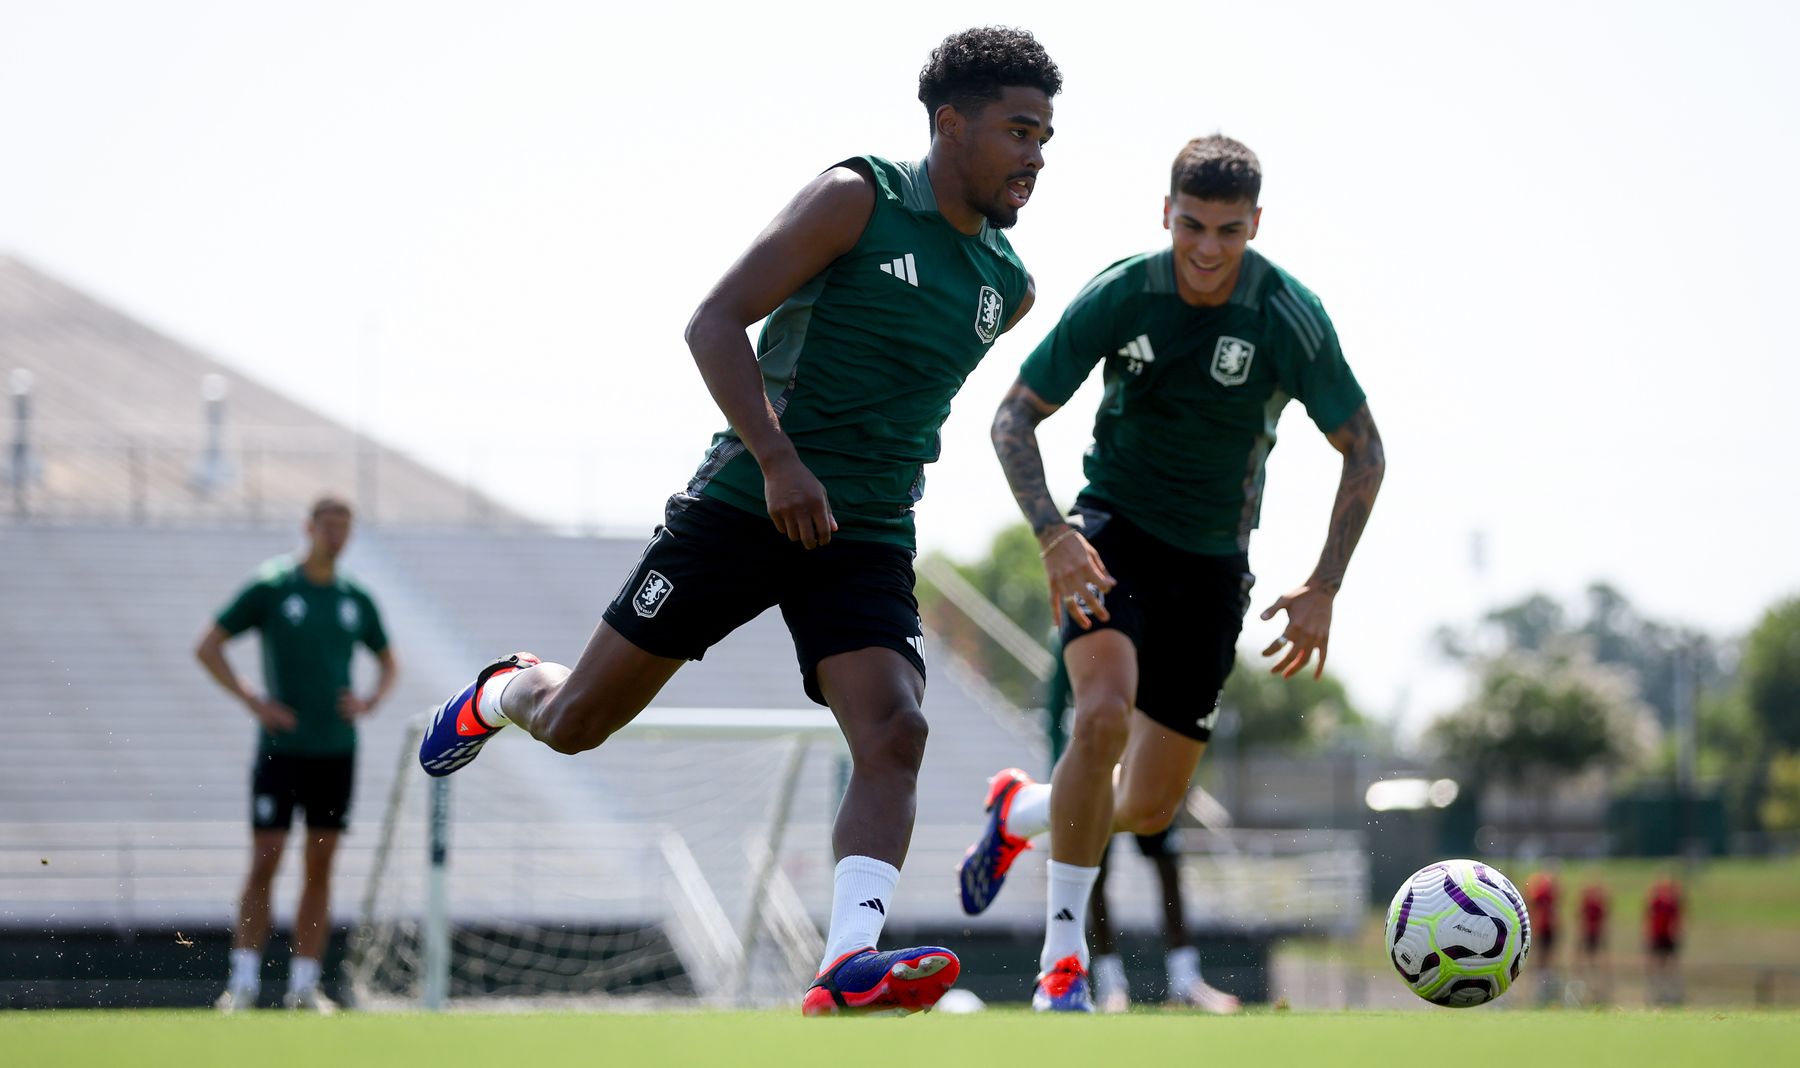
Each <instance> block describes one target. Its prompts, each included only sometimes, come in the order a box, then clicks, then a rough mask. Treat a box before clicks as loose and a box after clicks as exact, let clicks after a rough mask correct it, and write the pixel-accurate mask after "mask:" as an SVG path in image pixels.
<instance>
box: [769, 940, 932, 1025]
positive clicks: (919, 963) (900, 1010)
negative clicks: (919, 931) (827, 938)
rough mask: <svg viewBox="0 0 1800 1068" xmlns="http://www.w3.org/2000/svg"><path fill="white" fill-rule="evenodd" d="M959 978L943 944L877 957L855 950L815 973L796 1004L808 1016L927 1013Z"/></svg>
mask: <svg viewBox="0 0 1800 1068" xmlns="http://www.w3.org/2000/svg"><path fill="white" fill-rule="evenodd" d="M961 974H962V962H961V961H959V960H957V959H956V954H954V953H952V952H950V951H949V950H947V949H944V948H943V947H942V946H914V947H913V948H911V949H890V950H888V951H887V952H886V953H877V952H875V951H874V950H873V949H854V950H851V951H850V952H848V953H846V954H844V955H843V956H841V957H839V958H838V959H837V960H835V961H832V962H831V967H829V968H827V969H825V970H824V971H822V972H820V973H819V977H818V978H817V979H814V980H813V985H812V986H811V987H809V988H808V989H807V991H806V997H805V998H804V999H803V1000H802V1001H801V1002H800V1011H801V1012H802V1013H804V1014H806V1015H807V1016H835V1015H839V1014H852V1013H879V1012H886V1013H892V1014H894V1015H896V1016H905V1015H906V1014H907V1013H912V1012H929V1011H930V1010H931V1007H932V1006H933V1005H936V1004H937V1002H938V999H939V998H941V997H943V996H944V991H946V990H949V989H950V987H951V985H952V984H953V983H955V982H956V977H957V976H958V975H961Z"/></svg>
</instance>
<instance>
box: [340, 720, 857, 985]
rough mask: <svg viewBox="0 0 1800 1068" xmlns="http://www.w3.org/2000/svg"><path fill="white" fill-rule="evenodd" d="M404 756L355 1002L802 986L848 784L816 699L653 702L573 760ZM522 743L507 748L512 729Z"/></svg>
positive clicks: (353, 954) (513, 752)
mask: <svg viewBox="0 0 1800 1068" xmlns="http://www.w3.org/2000/svg"><path fill="white" fill-rule="evenodd" d="M421 729H422V724H420V723H418V722H415V723H413V724H411V725H409V731H410V733H409V736H408V738H407V744H406V745H404V746H403V747H402V750H401V757H400V763H399V766H398V771H397V774H396V776H395V779H394V782H393V786H392V789H391V790H390V792H389V795H388V799H387V805H386V809H385V812H384V814H383V818H382V822H381V828H380V831H379V838H378V840H377V843H376V852H375V857H374V860H373V861H372V864H371V870H370V873H369V878H368V882H367V883H366V884H365V889H364V893H363V895H362V900H361V902H360V911H359V916H358V923H357V926H356V928H355V930H354V932H353V935H352V938H351V948H350V959H349V961H348V963H347V965H346V970H347V973H348V974H347V978H348V981H349V982H348V986H349V990H350V993H351V996H352V997H353V998H354V999H355V1002H356V1003H357V1004H358V1005H359V1006H360V1007H363V1008H370V1009H380V1008H421V1007H423V1008H443V1007H446V1006H448V1005H451V1004H456V1005H467V1004H477V1005H481V1006H484V1007H501V1006H504V1005H506V1004H507V1003H509V1002H518V1003H521V1004H524V1005H527V1006H529V1007H543V1006H545V1005H547V1004H551V1003H553V1002H558V1001H561V1002H570V1003H578V1004H581V1005H584V1006H588V1005H594V1006H601V1007H605V1006H607V1005H616V1006H621V1007H623V1006H637V1005H646V1004H658V1003H666V1002H672V1001H686V1002H691V1003H700V1004H708V1005H744V1006H749V1005H762V1004H772V1003H779V1002H784V1001H788V1000H791V999H792V998H793V997H794V996H795V992H796V991H797V990H800V989H803V988H804V987H805V985H806V983H807V982H809V981H810V980H811V977H812V973H813V970H814V968H815V967H816V966H817V963H818V957H819V953H820V952H821V951H822V948H823V947H822V940H821V937H820V934H819V931H818V928H817V926H816V925H815V924H814V921H813V919H812V918H811V913H810V911H809V909H808V908H807V901H809V900H813V899H814V898H817V897H819V895H820V894H821V893H823V892H825V891H824V890H823V889H822V888H823V887H824V886H826V885H827V882H826V880H828V879H829V874H830V871H829V865H830V849H829V843H828V842H827V841H826V840H825V835H826V834H828V833H829V832H828V827H829V822H830V818H831V815H832V813H834V812H835V810H836V807H837V800H838V796H839V795H840V794H841V791H842V776H843V774H844V772H843V769H842V759H843V758H842V756H841V754H840V748H839V746H840V745H841V743H840V742H839V741H838V737H839V736H838V732H837V728H836V725H835V724H834V723H833V722H832V720H831V717H830V715H829V713H827V712H825V711H824V710H822V709H799V710H781V709H773V710H772V709H650V710H648V711H646V712H645V713H644V714H643V715H642V716H640V717H639V719H638V721H637V722H635V723H634V724H632V726H631V727H629V728H627V729H626V730H625V731H622V732H620V733H619V735H617V736H616V737H614V738H613V739H611V740H609V741H608V742H607V743H606V744H605V745H604V746H602V747H601V748H600V749H599V750H598V751H596V752H593V753H584V754H581V755H580V756H579V757H576V758H569V757H565V756H560V755H558V754H556V753H554V752H552V751H551V750H549V749H548V748H547V747H545V746H541V745H538V744H536V743H535V742H533V741H531V739H529V738H527V737H524V736H523V735H522V733H521V732H519V731H508V732H505V733H503V734H502V735H500V736H499V737H497V738H496V739H495V740H494V741H493V742H491V743H489V745H488V747H487V748H486V749H485V750H484V751H483V753H482V756H481V758H480V759H479V760H478V761H476V762H475V764H473V765H471V766H470V767H469V768H466V769H464V770H462V771H459V772H458V773H457V774H456V775H454V776H451V777H449V778H447V779H435V780H434V779H430V778H428V777H427V776H426V775H425V774H424V773H423V771H421V770H420V769H419V767H418V763H417V761H416V760H415V759H413V757H412V754H413V752H414V751H415V750H416V748H417V743H418V736H419V731H420V730H421ZM509 736H510V737H509Z"/></svg>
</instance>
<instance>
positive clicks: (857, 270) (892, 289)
mask: <svg viewBox="0 0 1800 1068" xmlns="http://www.w3.org/2000/svg"><path fill="white" fill-rule="evenodd" d="M861 159H862V160H863V161H864V162H865V163H866V164H867V165H868V166H869V167H870V168H871V169H873V171H874V173H875V210H874V212H873V213H872V214H871V215H870V216H869V223H868V226H867V227H866V228H865V229H864V230H863V233H862V237H861V238H859V239H858V240H857V242H856V246H855V247H854V248H852V249H851V250H850V251H849V252H847V253H845V254H844V255H842V256H840V257H838V258H837V259H836V260H833V261H832V263H831V265H830V266H829V267H827V268H825V270H823V271H821V272H820V273H819V274H818V275H816V276H815V277H813V278H812V279H810V280H809V281H807V283H806V284H805V285H803V286H801V287H800V289H799V290H798V291H797V292H795V293H794V295H793V296H791V297H789V298H788V299H787V300H786V301H784V302H783V303H782V305H781V307H779V308H777V309H775V312H774V314H773V315H771V316H769V319H768V322H767V323H765V324H764V326H763V330H762V334H761V336H760V337H759V338H758V339H757V343H756V359H757V363H758V364H759V365H760V367H761V368H762V376H763V385H764V388H765V389H766V390H767V392H768V397H769V403H770V404H771V405H772V406H773V408H774V410H775V413H776V415H777V416H779V417H780V419H781V427H782V430H783V431H785V432H786V433H787V436H788V437H789V438H791V439H792V440H793V442H794V447H795V449H796V450H797V451H798V453H799V455H800V459H801V461H802V462H803V463H805V464H806V467H807V470H809V471H811V472H812V473H813V475H814V476H815V477H817V478H818V479H819V481H820V482H822V483H824V485H825V492H826V494H827V496H828V498H829V499H830V501H831V511H832V514H833V515H834V516H835V517H836V518H837V521H838V533H837V536H838V537H840V538H851V539H859V540H864V541H881V542H889V543H892V544H895V545H903V546H906V547H907V548H911V547H912V545H913V505H914V504H915V503H916V502H917V501H918V500H919V497H920V496H921V494H923V492H924V489H925V472H924V467H925V465H926V464H928V463H931V462H932V461H933V460H936V459H937V458H938V449H939V441H938V430H939V428H941V427H942V426H943V425H944V420H945V419H946V418H948V417H949V415H950V401H951V398H953V397H955V396H956V391H957V390H959V389H961V388H962V384H963V380H964V379H966V378H967V377H968V375H969V372H970V371H972V370H974V369H975V365H976V364H978V363H980V362H981V358H982V357H983V356H985V355H987V351H988V348H989V347H990V346H991V345H992V344H993V343H994V339H995V338H997V337H999V336H1000V333H1001V331H1002V330H1004V329H1005V328H1006V323H1007V320H1008V319H1010V318H1011V317H1012V316H1013V315H1014V314H1015V313H1016V312H1017V310H1018V308H1019V304H1020V302H1021V301H1023V300H1024V299H1025V292H1026V286H1027V284H1028V278H1027V275H1026V273H1025V267H1024V265H1023V264H1022V263H1020V262H1019V257H1018V255H1017V253H1015V252H1014V251H1013V247H1012V244H1011V242H1009V241H1007V239H1006V237H1005V235H1004V234H1002V233H1001V232H1000V231H999V230H996V229H994V228H993V227H990V226H989V225H987V224H986V223H985V222H984V223H983V224H982V227H981V232H980V233H978V234H975V235H972V236H971V235H968V234H964V233H962V232H960V231H958V230H957V229H956V228H955V227H953V226H951V225H950V223H949V222H948V221H946V220H945V219H944V216H943V215H942V214H941V213H940V212H939V211H938V206H937V198H936V197H935V196H934V195H933V194H932V189H931V182H930V181H929V180H928V177H927V175H926V168H925V164H924V163H923V162H920V163H893V162H890V161H888V160H885V159H880V158H878V157H875V156H864V157H861ZM688 492H689V493H694V494H702V495H705V496H708V497H713V498H716V499H718V500H721V501H724V502H726V503H728V504H732V505H736V506H737V507H739V508H742V509H744V510H746V511H750V512H755V513H757V514H759V515H760V514H765V513H766V511H767V505H766V503H765V502H764V499H763V479H762V469H761V468H760V467H758V466H757V463H756V459H755V457H753V456H751V455H750V454H749V451H748V450H747V449H746V448H745V447H744V443H743V442H742V441H741V440H740V439H739V438H738V436H737V434H736V433H734V432H733V431H731V430H729V429H727V430H724V431H721V432H719V433H718V434H716V435H714V436H713V441H712V447H711V448H710V449H709V450H708V451H707V454H706V459H705V461H704V462H702V463H701V465H700V469H699V471H698V472H696V473H695V475H694V478H693V481H692V482H690V483H689V485H688Z"/></svg>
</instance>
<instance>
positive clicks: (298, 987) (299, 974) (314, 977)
mask: <svg viewBox="0 0 1800 1068" xmlns="http://www.w3.org/2000/svg"><path fill="white" fill-rule="evenodd" d="M318 985H319V961H318V958H316V957H295V958H294V959H293V960H291V961H289V962H288V993H290V994H298V993H300V992H301V991H303V990H311V989H312V988H313V987H315V986H318Z"/></svg>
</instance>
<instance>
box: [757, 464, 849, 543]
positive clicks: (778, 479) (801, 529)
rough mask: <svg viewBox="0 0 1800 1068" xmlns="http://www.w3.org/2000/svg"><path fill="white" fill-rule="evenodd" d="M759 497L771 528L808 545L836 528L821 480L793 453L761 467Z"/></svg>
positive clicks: (825, 538) (822, 540) (821, 540)
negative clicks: (766, 506) (761, 488)
mask: <svg viewBox="0 0 1800 1068" xmlns="http://www.w3.org/2000/svg"><path fill="white" fill-rule="evenodd" d="M763 501H764V503H765V504H767V505H768V508H769V518H770V519H771V520H773V521H774V523H775V529H776V530H779V531H781V532H782V533H783V534H785V535H787V539H788V540H789V541H797V542H799V543H800V544H802V545H804V546H806V547H807V548H808V549H816V548H818V547H819V546H821V545H824V544H826V543H827V542H829V541H830V540H831V535H832V533H833V532H834V531H836V530H837V520H836V519H833V518H832V516H831V502H830V501H829V500H827V499H826V497H825V484H824V483H822V482H820V481H819V480H818V478H817V477H815V476H814V475H813V473H812V472H811V471H809V470H807V469H806V465H805V464H803V463H801V462H800V457H799V456H797V455H794V454H793V453H789V454H788V455H787V456H785V457H782V458H781V459H777V460H773V461H771V462H770V463H769V465H768V466H766V467H764V468H763Z"/></svg>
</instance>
